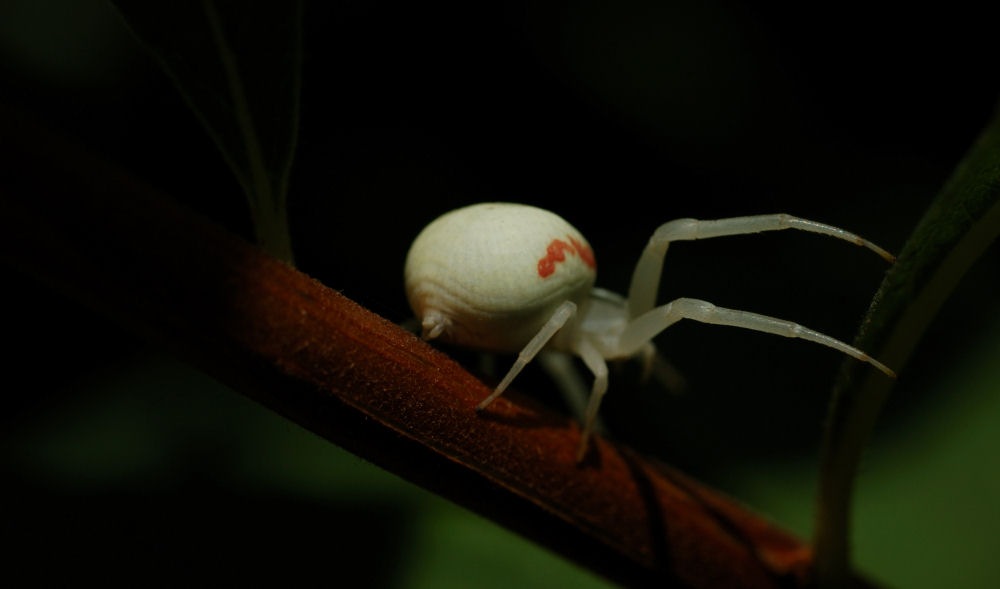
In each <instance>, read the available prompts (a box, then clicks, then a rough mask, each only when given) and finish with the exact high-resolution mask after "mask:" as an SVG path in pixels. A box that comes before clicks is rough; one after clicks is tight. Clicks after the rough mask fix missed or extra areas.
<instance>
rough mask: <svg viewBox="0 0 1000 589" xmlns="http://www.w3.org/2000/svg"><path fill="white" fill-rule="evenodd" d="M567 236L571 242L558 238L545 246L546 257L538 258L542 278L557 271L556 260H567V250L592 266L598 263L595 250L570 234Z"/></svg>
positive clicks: (539, 273) (539, 272)
mask: <svg viewBox="0 0 1000 589" xmlns="http://www.w3.org/2000/svg"><path fill="white" fill-rule="evenodd" d="M566 238H567V239H569V243H566V242H565V241H563V240H561V239H558V238H556V239H553V240H552V242H551V243H549V246H548V247H547V248H545V257H544V258H542V259H540V260H538V275H539V276H541V277H542V278H548V277H549V276H551V275H552V273H553V272H555V271H556V262H563V261H565V260H566V252H569V253H570V254H575V255H578V256H580V259H581V260H582V261H583V263H584V264H586V265H587V266H590V267H591V268H594V267H595V266H596V265H597V264H596V263H595V262H594V252H592V251H590V248H589V247H587V246H585V245H583V244H582V243H580V242H579V241H577V240H576V239H574V238H573V237H571V236H569V235H567V236H566Z"/></svg>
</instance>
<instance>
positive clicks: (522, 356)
mask: <svg viewBox="0 0 1000 589" xmlns="http://www.w3.org/2000/svg"><path fill="white" fill-rule="evenodd" d="M575 314H576V304H575V303H573V302H572V301H566V302H564V303H563V304H561V305H559V307H557V308H556V310H555V312H554V313H552V316H551V317H549V320H548V321H546V322H545V325H543V326H542V328H541V329H540V330H538V333H536V334H535V336H534V337H532V338H531V341H529V342H528V344H527V345H526V346H524V348H523V349H522V350H521V352H520V353H519V354H518V355H517V360H516V361H515V362H514V365H513V366H511V368H510V370H508V371H507V375H506V376H504V377H503V380H502V381H500V384H498V385H497V388H495V389H493V392H492V393H490V395H489V396H488V397H486V398H485V399H483V400H482V401H480V402H479V404H478V405H476V411H482V410H483V409H486V408H487V407H489V406H490V404H491V403H492V402H493V401H496V399H497V397H499V396H500V395H502V394H503V392H504V391H505V390H507V387H508V386H510V383H511V382H512V381H513V380H514V377H515V376H517V375H518V374H519V373H520V372H521V370H522V369H523V368H524V367H525V366H527V365H528V362H531V359H532V358H534V357H535V354H537V353H538V352H539V351H541V349H542V348H544V347H545V344H547V343H548V342H549V340H550V339H552V336H554V335H555V334H556V332H557V331H559V330H560V329H562V327H563V326H564V325H566V322H567V321H569V320H570V318H571V317H573V315H575Z"/></svg>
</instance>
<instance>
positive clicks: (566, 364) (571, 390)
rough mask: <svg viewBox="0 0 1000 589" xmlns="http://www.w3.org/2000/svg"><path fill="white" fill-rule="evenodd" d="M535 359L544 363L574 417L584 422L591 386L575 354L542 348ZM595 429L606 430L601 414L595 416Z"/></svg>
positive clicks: (598, 431)
mask: <svg viewBox="0 0 1000 589" xmlns="http://www.w3.org/2000/svg"><path fill="white" fill-rule="evenodd" d="M535 360H536V361H537V362H538V363H540V364H541V365H542V368H544V369H545V372H547V373H548V375H549V378H551V379H552V381H553V382H554V383H555V384H556V387H557V388H558V389H559V392H561V393H562V397H563V400H564V401H565V402H566V405H567V407H569V410H570V412H571V413H572V414H573V417H575V418H576V420H577V421H578V422H580V423H583V422H584V420H585V418H586V410H587V399H588V398H589V397H590V388H591V387H590V385H589V384H587V383H586V382H585V381H584V379H583V376H582V375H581V373H580V371H579V370H578V369H577V367H576V364H575V362H574V358H573V356H572V355H570V354H568V353H566V352H561V351H557V350H548V349H546V350H542V351H541V352H540V353H539V354H538V356H537V357H536V358H535ZM593 431H594V432H595V433H601V432H603V431H604V424H603V423H602V422H601V416H600V415H598V416H597V417H596V418H594V427H593Z"/></svg>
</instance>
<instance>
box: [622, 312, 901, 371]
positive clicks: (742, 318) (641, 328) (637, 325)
mask: <svg viewBox="0 0 1000 589" xmlns="http://www.w3.org/2000/svg"><path fill="white" fill-rule="evenodd" d="M681 319H693V320H695V321H700V322H702V323H712V324H715V325H729V326H732V327H742V328H744V329H751V330H753V331H762V332H764V333H773V334H775V335H781V336H784V337H797V338H801V339H804V340H806V341H810V342H814V343H817V344H822V345H824V346H828V347H831V348H833V349H835V350H838V351H840V352H843V353H844V354H847V355H848V356H851V357H852V358H856V359H858V360H860V361H862V362H868V363H869V364H871V365H872V366H874V367H875V368H878V369H879V370H881V371H882V372H884V373H885V374H887V375H889V376H890V377H892V378H896V373H895V372H893V371H892V370H890V369H889V367H887V366H886V365H884V364H882V363H881V362H879V361H878V360H875V359H874V358H872V357H871V356H869V355H868V354H865V353H864V352H862V351H861V350H859V349H857V348H855V347H852V346H849V345H847V344H845V343H844V342H842V341H840V340H838V339H834V338H832V337H830V336H828V335H824V334H822V333H820V332H818V331H813V330H812V329H808V328H806V327H803V326H801V325H799V324H798V323H793V322H791V321H785V320H784V319H775V318H774V317H767V316H765V315H758V314H756V313H750V312H747V311H737V310H734V309H725V308H722V307H716V306H715V305H713V304H712V303H709V302H706V301H700V300H698V299H687V298H681V299H676V300H674V301H671V302H669V303H667V304H666V305H662V306H660V307H656V308H655V309H652V310H650V311H647V312H646V313H644V314H642V315H641V316H639V317H637V318H636V319H634V320H632V321H631V322H630V323H629V324H628V326H627V327H626V328H625V331H624V332H622V335H621V338H620V339H619V352H625V351H628V350H632V351H636V350H638V349H639V348H641V347H642V345H643V343H644V342H647V341H649V340H650V339H651V338H652V337H653V336H655V335H656V334H658V333H659V332H661V331H663V330H664V329H666V328H668V327H670V326H671V325H673V324H674V323H677V322H678V321H680V320H681Z"/></svg>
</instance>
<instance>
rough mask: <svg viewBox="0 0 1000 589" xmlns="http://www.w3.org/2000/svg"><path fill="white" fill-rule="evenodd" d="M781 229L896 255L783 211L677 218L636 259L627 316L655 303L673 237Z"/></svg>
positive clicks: (886, 254) (688, 238) (697, 237)
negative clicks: (772, 213) (751, 214)
mask: <svg viewBox="0 0 1000 589" xmlns="http://www.w3.org/2000/svg"><path fill="white" fill-rule="evenodd" d="M782 229H798V230H800V231H809V232H812V233H819V234H821V235H828V236H830V237H836V238H838V239H843V240H844V241H849V242H851V243H854V244H856V245H860V246H863V247H866V248H868V249H870V250H872V251H873V252H875V253H877V254H878V255H880V256H882V257H883V258H885V259H886V260H888V261H889V262H892V261H894V260H895V259H896V258H895V257H894V256H893V255H892V254H890V253H889V252H887V251H885V250H884V249H882V248H880V247H879V246H877V245H875V244H874V243H872V242H870V241H868V240H867V239H863V238H861V237H859V236H857V235H855V234H853V233H851V232H849V231H845V230H843V229H840V228H839V227H834V226H832V225H826V224H823V223H817V222H816V221H810V220H808V219H802V218H799V217H793V216H791V215H786V214H783V213H780V214H776V215H753V216H750V217H731V218H728V219H716V220H714V221H699V220H698V219H677V220H675V221H670V222H668V223H664V224H663V225H660V227H659V228H657V230H656V231H655V232H653V236H652V237H650V238H649V243H648V244H646V249H644V250H643V252H642V256H641V257H640V258H639V263H638V264H636V266H635V270H634V271H633V273H632V283H631V284H630V285H629V290H628V308H629V318H630V319H635V318H636V317H639V316H640V315H642V314H643V313H645V312H647V311H649V310H650V309H652V308H653V305H655V304H656V293H657V292H658V291H659V288H660V275H661V273H662V271H663V257H664V256H665V255H666V254H667V247H669V245H670V242H672V241H685V240H694V239H709V238H712V237H725V236H729V235H747V234H750V233H760V232H762V231H780V230H782Z"/></svg>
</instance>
